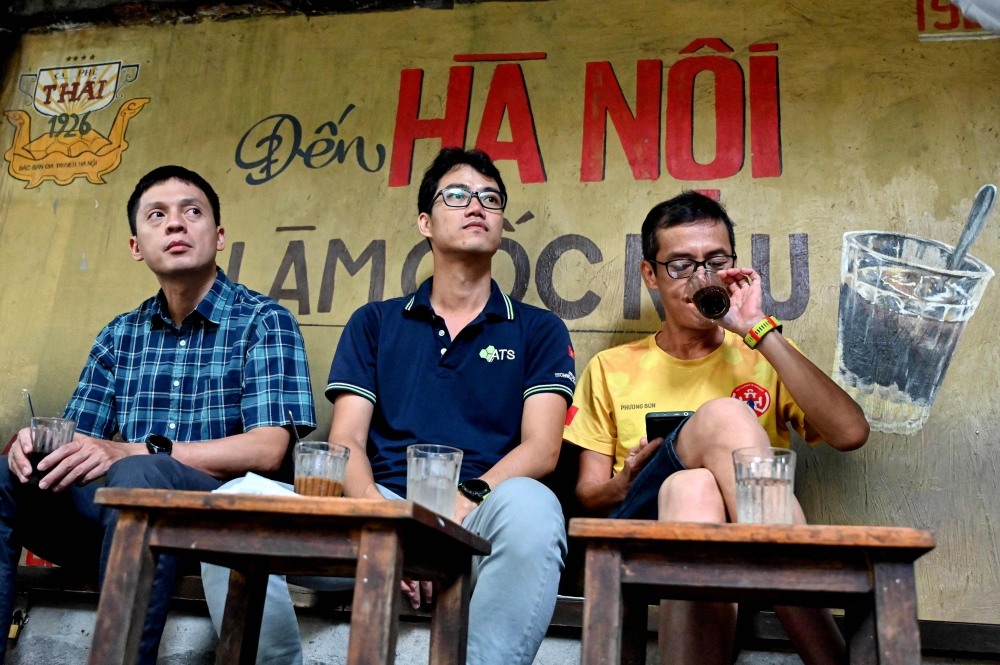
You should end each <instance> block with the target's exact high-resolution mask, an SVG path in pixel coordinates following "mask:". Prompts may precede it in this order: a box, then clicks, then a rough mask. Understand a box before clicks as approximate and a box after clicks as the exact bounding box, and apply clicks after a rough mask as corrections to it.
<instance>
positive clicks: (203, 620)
mask: <svg viewBox="0 0 1000 665" xmlns="http://www.w3.org/2000/svg"><path fill="white" fill-rule="evenodd" d="M95 609H96V604H95V603H94V602H93V601H92V600H89V599H87V600H72V599H66V598H63V597H60V598H58V599H53V600H46V601H45V602H40V603H37V604H35V605H33V606H31V607H29V613H28V623H27V624H26V625H25V627H24V630H23V631H22V632H21V636H20V638H19V639H18V641H17V643H16V644H14V645H12V646H11V647H9V648H8V654H7V661H6V662H7V665H81V664H82V663H85V662H86V660H87V654H88V652H89V650H90V638H91V632H92V630H93V628H94V610H95ZM299 630H300V634H301V636H302V645H303V656H304V659H305V662H304V665H344V663H345V662H346V654H347V638H348V632H349V631H348V625H347V624H346V623H335V622H331V621H330V620H327V619H324V618H320V617H316V616H302V617H300V621H299ZM215 644H216V637H215V633H214V632H213V631H212V624H211V622H210V621H209V619H208V613H207V611H206V612H199V611H198V610H197V608H195V609H193V610H192V609H188V610H187V611H184V612H175V613H173V614H171V616H170V618H169V619H168V621H167V627H166V630H165V631H164V635H163V642H162V643H161V645H160V657H159V660H158V665H212V664H213V663H214V662H215ZM427 648H428V630H427V624H426V623H410V622H401V623H400V630H399V638H398V641H397V647H396V663H397V665H426V663H427ZM579 662H580V642H579V640H576V639H571V638H566V637H547V638H546V639H545V641H544V642H543V643H542V647H541V649H540V650H539V652H538V656H537V657H536V658H535V664H534V665H578V664H579ZM646 662H647V663H648V665H659V663H660V658H659V654H658V653H657V648H656V642H655V641H650V643H649V650H648V652H647V659H646ZM801 662H802V661H801V660H799V657H798V656H796V655H794V654H786V653H765V652H753V651H748V652H744V653H743V654H741V656H740V659H739V663H740V665H800V664H801ZM924 662H925V663H927V664H928V665H944V664H945V663H956V664H957V663H961V665H986V663H985V662H980V661H971V660H961V661H957V660H950V659H937V658H925V659H924Z"/></svg>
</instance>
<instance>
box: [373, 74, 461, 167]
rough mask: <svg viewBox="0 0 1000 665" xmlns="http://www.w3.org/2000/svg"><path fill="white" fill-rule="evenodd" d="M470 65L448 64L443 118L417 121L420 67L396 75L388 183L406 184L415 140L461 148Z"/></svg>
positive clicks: (421, 84)
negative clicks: (431, 141) (397, 76)
mask: <svg viewBox="0 0 1000 665" xmlns="http://www.w3.org/2000/svg"><path fill="white" fill-rule="evenodd" d="M472 69H473V68H472V67H469V66H464V67H452V68H451V73H450V74H449V76H448V97H447V101H446V102H445V109H444V117H443V118H433V119H426V120H421V119H420V118H419V115H420V93H421V90H422V88H423V80H424V71H423V70H422V69H404V70H403V71H402V73H401V74H400V77H399V105H398V106H397V107H396V130H395V132H394V133H393V135H392V161H391V163H390V165H389V186H390V187H405V186H406V185H409V184H410V171H411V170H412V166H413V144H414V143H415V142H416V141H417V139H429V138H439V139H441V147H442V148H462V147H465V130H466V127H467V126H468V123H469V101H470V100H471V99H472Z"/></svg>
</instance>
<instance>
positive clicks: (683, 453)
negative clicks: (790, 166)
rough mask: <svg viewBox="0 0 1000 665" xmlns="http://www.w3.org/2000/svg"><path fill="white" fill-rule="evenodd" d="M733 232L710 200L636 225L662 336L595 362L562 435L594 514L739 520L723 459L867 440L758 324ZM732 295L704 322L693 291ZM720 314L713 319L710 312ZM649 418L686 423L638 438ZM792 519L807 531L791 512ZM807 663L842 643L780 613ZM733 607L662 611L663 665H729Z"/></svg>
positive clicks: (834, 634) (830, 391)
mask: <svg viewBox="0 0 1000 665" xmlns="http://www.w3.org/2000/svg"><path fill="white" fill-rule="evenodd" d="M735 244H736V238H735V234H734V232H733V222H732V220H731V219H730V218H729V215H728V214H727V213H726V211H725V209H724V208H723V207H722V206H721V205H719V204H718V203H716V202H715V201H713V200H712V199H710V198H708V197H706V196H703V195H701V194H697V193H695V192H686V193H684V194H681V195H680V196H677V197H675V198H673V199H671V200H669V201H666V202H664V203H661V204H659V205H657V206H655V207H654V208H653V209H652V210H650V211H649V214H648V215H647V216H646V219H645V221H644V222H643V224H642V250H643V261H642V265H641V270H642V278H643V281H644V282H645V283H646V286H647V287H648V288H650V289H656V290H657V291H658V292H659V295H660V298H661V299H662V301H663V309H664V312H665V314H666V317H665V320H664V322H663V329H662V330H660V331H659V332H658V333H656V334H655V335H651V336H649V337H645V338H643V339H641V340H639V341H637V342H632V343H630V344H624V345H622V346H618V347H615V348H612V349H608V350H606V351H602V352H600V353H598V354H597V355H596V356H595V357H594V358H593V359H592V360H591V361H590V363H589V364H588V365H587V368H586V370H584V372H583V374H582V375H581V376H580V384H579V385H578V386H577V389H576V395H575V399H574V406H573V407H572V409H571V410H570V414H569V417H568V418H567V425H566V431H565V433H564V435H563V436H564V438H565V440H566V441H568V442H570V443H573V444H576V445H578V446H580V447H582V448H584V450H583V451H582V453H581V456H580V472H579V479H578V481H577V486H576V495H577V498H578V499H579V500H580V503H581V504H582V505H583V507H584V508H585V509H587V510H589V511H591V512H593V513H597V514H603V515H609V514H610V517H613V518H620V519H630V518H632V519H659V520H661V521H670V522H726V521H735V517H736V514H737V513H736V479H735V471H734V465H733V456H732V453H733V451H734V450H737V449H740V448H746V447H757V448H762V449H763V448H768V447H770V446H776V447H781V448H788V447H789V444H790V434H789V425H791V427H793V428H794V429H795V430H796V431H798V432H799V434H801V435H802V436H803V437H804V438H805V439H806V440H807V441H809V442H810V443H818V442H819V441H822V440H825V441H826V442H827V443H828V444H829V445H831V446H832V447H834V448H835V449H837V450H841V451H846V450H853V449H855V448H859V447H861V446H862V445H864V443H865V441H866V440H867V439H868V423H867V421H866V420H865V416H864V413H863V412H862V410H861V408H860V407H859V406H858V405H857V404H855V402H854V401H853V400H852V399H851V398H850V397H849V396H848V395H847V393H845V392H844V391H843V390H842V389H841V388H840V387H839V386H837V384H835V383H834V382H833V381H832V380H831V379H830V377H828V376H827V375H826V374H825V373H824V372H823V371H822V370H820V369H819V368H818V367H816V365H814V364H813V363H812V362H810V361H809V359H808V358H806V357H805V356H804V355H803V354H802V353H801V352H799V350H798V347H796V346H795V345H794V344H793V343H792V342H790V341H789V340H786V339H785V338H784V337H783V336H782V334H781V324H780V322H779V321H778V320H777V319H775V318H774V317H769V316H765V314H764V311H763V309H762V306H763V296H762V293H761V285H760V278H759V276H758V275H757V273H756V272H755V271H754V270H753V269H751V268H741V267H738V266H737V263H736V251H735ZM707 273H711V277H712V278H713V279H714V278H717V279H718V280H719V282H718V283H719V284H723V285H724V286H725V288H726V289H727V290H728V299H729V301H730V303H729V309H728V311H727V312H726V313H725V314H721V313H720V314H719V316H721V318H718V319H717V320H712V319H709V318H706V316H705V315H704V314H703V313H702V312H701V311H699V307H698V305H697V304H696V302H695V300H696V298H695V297H694V294H693V293H692V289H691V288H690V282H691V281H692V280H695V279H698V280H702V281H703V282H704V283H709V280H706V279H705V277H706V274H707ZM722 309H724V308H719V310H718V311H719V312H721V311H722ZM647 412H694V415H691V416H690V417H688V418H686V419H682V420H680V421H679V422H678V423H677V424H676V426H675V427H674V429H673V431H671V432H667V433H666V435H665V436H663V437H658V438H655V439H653V440H652V441H647V438H646V430H645V428H646V422H645V416H646V413H647ZM794 517H795V521H796V522H798V523H804V522H805V516H804V515H803V514H802V509H801V508H800V507H799V506H798V503H797V502H796V503H795V505H794ZM775 611H776V612H777V613H778V616H779V618H780V619H781V620H782V622H783V623H784V625H785V628H786V630H787V632H788V634H789V636H790V637H791V638H792V641H793V642H794V643H795V645H796V647H797V648H798V649H799V653H800V655H801V656H802V659H803V660H804V661H805V663H806V665H814V664H819V663H824V664H825V663H831V664H832V663H839V662H842V661H843V659H844V654H845V646H844V640H843V638H841V637H840V634H839V632H838V631H837V629H836V626H835V625H834V624H833V620H832V619H831V618H830V615H829V613H828V612H827V611H826V610H812V609H803V608H787V607H776V608H775ZM735 628H736V608H735V606H734V605H732V604H726V603H704V602H687V601H669V602H667V601H665V602H664V603H663V604H662V605H661V611H660V632H659V636H660V652H661V661H662V662H663V663H665V664H668V663H669V664H674V663H676V664H678V665H680V664H686V663H695V662H697V663H706V664H711V663H718V664H719V665H723V664H725V663H729V662H730V660H729V659H730V654H731V650H732V645H733V637H734V633H735Z"/></svg>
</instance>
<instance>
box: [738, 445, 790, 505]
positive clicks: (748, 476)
mask: <svg viewBox="0 0 1000 665" xmlns="http://www.w3.org/2000/svg"><path fill="white" fill-rule="evenodd" d="M733 463H734V464H735V466H736V521H738V522H741V523H749V524H791V523H792V515H793V512H792V508H793V506H794V505H795V494H794V491H793V490H794V487H795V453H794V452H792V451H791V450H786V449H785V448H741V449H740V450H737V451H735V452H734V453H733Z"/></svg>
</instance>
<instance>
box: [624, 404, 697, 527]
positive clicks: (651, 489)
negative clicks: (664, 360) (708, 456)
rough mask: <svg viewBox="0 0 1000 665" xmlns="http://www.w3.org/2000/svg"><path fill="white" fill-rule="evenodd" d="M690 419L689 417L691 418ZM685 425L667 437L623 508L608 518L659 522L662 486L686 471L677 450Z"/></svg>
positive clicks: (633, 487)
mask: <svg viewBox="0 0 1000 665" xmlns="http://www.w3.org/2000/svg"><path fill="white" fill-rule="evenodd" d="M690 417H691V416H688V418H690ZM686 422H687V418H685V419H684V420H682V421H681V422H680V423H679V424H678V425H677V428H676V429H674V431H673V432H671V433H670V434H668V435H667V437H666V438H665V439H664V440H663V443H661V444H660V448H659V450H657V451H656V453H655V454H654V455H653V459H651V460H649V462H647V463H646V466H645V467H644V468H643V469H642V471H640V472H639V475H638V476H637V477H636V479H635V481H633V482H632V487H630V488H629V490H628V494H626V495H625V500H624V501H622V505H620V506H618V507H617V508H615V509H614V510H613V511H612V512H611V514H610V515H608V517H610V518H612V519H621V520H655V519H656V516H657V497H658V496H659V493H660V485H662V484H663V481H664V480H666V479H667V477H669V476H670V475H671V474H673V473H676V472H677V471H685V470H686V469H687V467H686V466H684V464H682V463H681V460H680V459H679V458H678V457H677V451H676V450H674V442H676V441H677V434H678V433H679V432H680V431H681V427H683V426H684V423H686Z"/></svg>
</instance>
